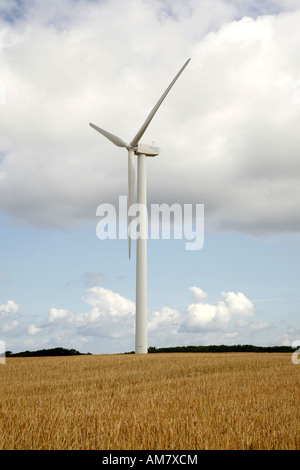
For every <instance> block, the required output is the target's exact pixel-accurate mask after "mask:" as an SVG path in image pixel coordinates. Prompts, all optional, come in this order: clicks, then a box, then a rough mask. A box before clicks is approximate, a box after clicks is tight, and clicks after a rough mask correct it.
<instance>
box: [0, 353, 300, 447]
mask: <svg viewBox="0 0 300 470" xmlns="http://www.w3.org/2000/svg"><path fill="white" fill-rule="evenodd" d="M299 385H300V365H299V366H297V365H294V364H293V363H292V361H291V355H290V354H277V353H272V354H267V353H261V354H255V353H231V354H226V353H214V354H210V353H204V354H201V353H191V354H190V353H182V354H180V353H179V354H177V353H170V354H148V355H96V356H75V357H44V358H8V359H7V360H6V365H1V366H0V449H1V450H5V449H18V450H19V449H20V450H21V449H26V450H29V449H34V450H35V449H40V450H43V449H45V450H51V449H57V450H58V449H61V450H64V449H78V450H80V449H98V450H100V449H102V450H116V449H123V450H124V449H126V450H129V449H135V450H139V449H143V450H199V449H224V450H225V449H234V450H235V449H277V450H279V449H290V450H291V449H297V450H298V449H299V448H300V408H299V398H300V387H299Z"/></svg>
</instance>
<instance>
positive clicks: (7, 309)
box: [0, 300, 19, 333]
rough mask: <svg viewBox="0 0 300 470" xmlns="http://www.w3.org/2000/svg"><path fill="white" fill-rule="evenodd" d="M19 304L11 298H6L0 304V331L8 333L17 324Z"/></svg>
mask: <svg viewBox="0 0 300 470" xmlns="http://www.w3.org/2000/svg"><path fill="white" fill-rule="evenodd" d="M18 310H19V305H18V304H16V302H14V301H13V300H8V301H7V302H6V303H5V304H2V305H0V331H1V332H2V333H8V332H10V331H12V330H15V328H17V327H18V326H19V320H18V317H19V314H18Z"/></svg>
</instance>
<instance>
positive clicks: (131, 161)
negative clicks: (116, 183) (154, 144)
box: [127, 150, 135, 259]
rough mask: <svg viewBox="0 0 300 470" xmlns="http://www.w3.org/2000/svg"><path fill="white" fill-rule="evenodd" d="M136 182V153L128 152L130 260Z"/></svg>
mask: <svg viewBox="0 0 300 470" xmlns="http://www.w3.org/2000/svg"><path fill="white" fill-rule="evenodd" d="M134 181H135V170H134V151H133V150H129V151H128V216H127V217H128V249H129V259H130V257H131V225H130V224H131V220H132V216H131V215H129V208H130V207H131V206H132V204H133V195H134Z"/></svg>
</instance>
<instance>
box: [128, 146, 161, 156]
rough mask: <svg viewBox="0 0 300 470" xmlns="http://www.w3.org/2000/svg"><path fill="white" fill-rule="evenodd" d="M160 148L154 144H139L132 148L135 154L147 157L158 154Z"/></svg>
mask: <svg viewBox="0 0 300 470" xmlns="http://www.w3.org/2000/svg"><path fill="white" fill-rule="evenodd" d="M159 152H160V149H159V148H158V147H155V146H154V145H147V144H140V143H138V145H137V147H136V148H135V149H134V153H135V154H136V155H142V154H144V155H146V156H147V157H156V156H157V155H159Z"/></svg>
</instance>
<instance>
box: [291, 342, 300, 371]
mask: <svg viewBox="0 0 300 470" xmlns="http://www.w3.org/2000/svg"><path fill="white" fill-rule="evenodd" d="M292 348H298V349H296V351H294V352H293V354H292V363H293V364H295V365H298V364H300V339H297V340H296V341H293V342H292Z"/></svg>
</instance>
